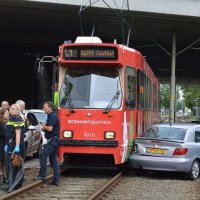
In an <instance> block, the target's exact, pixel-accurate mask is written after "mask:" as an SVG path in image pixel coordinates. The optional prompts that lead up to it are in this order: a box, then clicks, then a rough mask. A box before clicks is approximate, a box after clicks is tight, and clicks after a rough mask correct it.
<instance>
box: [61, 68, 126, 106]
mask: <svg viewBox="0 0 200 200" xmlns="http://www.w3.org/2000/svg"><path fill="white" fill-rule="evenodd" d="M117 93H119V95H117V97H116V99H115V101H114V102H113V104H112V106H111V109H117V108H120V107H121V101H122V92H121V84H120V79H119V73H118V71H117V70H116V69H113V68H89V67H88V68H78V69H77V68H75V69H69V70H67V71H66V73H65V76H64V78H63V83H62V86H61V89H60V93H59V97H60V107H62V108H69V107H71V108H103V109H105V108H106V107H107V106H108V105H109V103H110V102H111V100H112V99H113V97H115V95H116V94H117Z"/></svg>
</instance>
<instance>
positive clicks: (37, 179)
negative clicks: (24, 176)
mask: <svg viewBox="0 0 200 200" xmlns="http://www.w3.org/2000/svg"><path fill="white" fill-rule="evenodd" d="M44 179H45V178H44V177H41V176H35V177H34V178H33V180H34V181H43V180H44Z"/></svg>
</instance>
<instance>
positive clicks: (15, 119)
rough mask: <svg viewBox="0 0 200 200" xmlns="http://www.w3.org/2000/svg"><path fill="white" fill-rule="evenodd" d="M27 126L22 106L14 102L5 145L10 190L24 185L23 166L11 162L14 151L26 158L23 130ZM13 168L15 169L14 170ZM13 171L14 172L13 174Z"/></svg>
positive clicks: (7, 126)
mask: <svg viewBox="0 0 200 200" xmlns="http://www.w3.org/2000/svg"><path fill="white" fill-rule="evenodd" d="M24 127H25V122H24V119H22V117H21V116H20V106H19V105H18V104H13V105H12V106H11V110H10V118H9V120H8V122H7V124H6V143H7V145H6V146H5V147H4V150H5V152H6V153H7V154H6V170H7V174H9V180H8V182H9V185H8V187H9V188H8V192H12V191H13V190H14V189H18V188H20V187H22V184H23V168H19V169H13V166H12V163H11V155H12V153H16V154H20V155H21V157H22V158H24V137H23V134H24V133H23V130H24ZM12 169H13V170H12ZM20 170H21V172H22V174H21V175H20V178H18V179H16V177H18V175H19V172H20ZM11 172H13V173H12V174H11Z"/></svg>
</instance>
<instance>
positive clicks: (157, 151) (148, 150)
mask: <svg viewBox="0 0 200 200" xmlns="http://www.w3.org/2000/svg"><path fill="white" fill-rule="evenodd" d="M147 153H155V154H165V153H166V149H159V148H150V147H149V148H147Z"/></svg>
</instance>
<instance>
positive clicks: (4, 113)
mask: <svg viewBox="0 0 200 200" xmlns="http://www.w3.org/2000/svg"><path fill="white" fill-rule="evenodd" d="M8 117H9V112H8V109H5V108H2V109H0V169H1V171H2V176H3V183H6V169H5V153H4V146H5V145H6V123H7V121H8Z"/></svg>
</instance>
